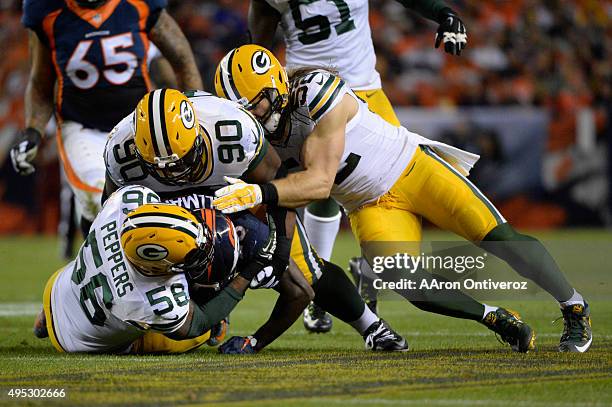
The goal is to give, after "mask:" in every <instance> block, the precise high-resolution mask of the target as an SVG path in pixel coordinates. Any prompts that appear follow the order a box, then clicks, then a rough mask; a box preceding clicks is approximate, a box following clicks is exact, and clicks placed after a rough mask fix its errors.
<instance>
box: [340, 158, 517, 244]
mask: <svg viewBox="0 0 612 407" xmlns="http://www.w3.org/2000/svg"><path fill="white" fill-rule="evenodd" d="M421 216H423V217H425V218H426V219H428V220H429V221H431V222H432V223H434V224H436V225H437V226H439V227H440V228H441V229H444V230H448V231H451V232H454V233H456V234H458V235H459V236H462V237H464V238H465V239H467V240H470V241H474V242H478V241H481V240H482V239H483V238H484V237H485V236H486V235H487V234H488V233H489V232H490V231H491V230H492V229H493V228H495V227H496V226H498V225H500V224H502V223H505V222H506V220H505V219H504V218H503V216H502V215H501V214H500V213H499V211H498V210H497V209H496V208H495V207H494V206H493V205H492V204H491V202H489V201H488V200H487V199H486V197H485V196H484V195H483V194H482V192H480V191H479V190H478V188H476V187H475V186H474V185H473V184H472V183H471V182H470V181H469V180H467V179H466V178H465V177H463V176H462V175H461V174H459V172H458V171H456V170H455V169H454V168H453V167H452V166H450V165H449V164H448V163H446V162H445V161H444V160H442V159H441V158H440V157H439V156H437V155H436V154H435V153H434V152H433V151H432V150H430V149H429V148H428V147H421V148H417V150H416V152H415V154H414V157H413V158H412V160H411V161H410V163H409V164H408V165H407V166H406V169H405V170H404V172H403V173H402V175H401V176H400V177H399V178H398V180H397V181H396V182H395V184H394V185H393V186H392V187H391V189H390V190H389V192H387V193H386V194H384V195H383V196H381V197H380V198H379V199H378V200H377V201H376V202H374V203H371V204H368V205H365V206H364V207H362V208H360V209H358V210H356V211H354V212H352V213H351V214H349V218H350V221H351V227H352V229H353V232H354V234H355V236H356V237H357V239H358V240H359V241H360V242H361V243H364V242H385V241H386V242H420V241H421ZM414 251H415V250H410V251H409V252H410V253H411V254H412V252H414ZM416 252H417V253H418V248H416ZM414 254H416V253H414Z"/></svg>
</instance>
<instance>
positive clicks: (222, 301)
mask: <svg viewBox="0 0 612 407" xmlns="http://www.w3.org/2000/svg"><path fill="white" fill-rule="evenodd" d="M249 283H250V281H249V280H248V279H245V278H244V277H242V276H237V277H236V278H234V279H233V280H232V281H231V282H230V283H229V285H228V286H227V287H225V288H224V289H223V290H222V291H221V292H220V293H219V294H218V295H217V296H215V297H214V298H213V299H212V300H210V301H208V302H207V303H205V304H201V305H200V304H197V303H195V302H194V301H193V300H190V301H189V313H188V314H187V318H186V320H185V322H184V323H183V325H182V326H181V327H180V328H179V329H178V330H176V331H174V332H172V333H169V334H166V336H167V337H169V338H171V339H175V340H181V339H189V338H195V337H198V336H200V335H202V334H204V333H205V332H207V331H209V330H210V329H211V328H212V327H213V326H215V325H216V324H218V323H219V322H220V321H221V320H222V319H223V318H225V317H227V316H228V315H229V314H230V312H232V310H233V309H234V307H236V305H237V304H238V302H240V300H241V299H242V298H243V296H244V292H245V291H246V290H247V288H248V287H249Z"/></svg>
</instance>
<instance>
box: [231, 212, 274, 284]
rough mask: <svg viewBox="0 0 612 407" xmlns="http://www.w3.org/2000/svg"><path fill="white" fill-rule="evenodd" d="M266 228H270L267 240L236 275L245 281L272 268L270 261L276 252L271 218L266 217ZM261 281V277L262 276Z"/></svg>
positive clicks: (251, 279)
mask: <svg viewBox="0 0 612 407" xmlns="http://www.w3.org/2000/svg"><path fill="white" fill-rule="evenodd" d="M268 227H269V228H270V233H269V234H268V240H266V242H265V243H264V244H263V245H262V246H261V247H260V248H259V250H257V253H255V256H253V261H251V263H250V264H248V265H247V266H246V267H244V268H243V269H242V270H240V272H239V273H238V274H239V275H240V276H241V277H243V278H244V279H246V280H249V281H253V280H254V279H255V277H256V276H257V275H258V274H260V273H261V272H262V271H263V272H264V275H265V274H266V272H265V270H266V268H268V267H270V268H272V266H273V264H272V259H273V257H274V252H275V250H276V225H275V224H274V220H273V219H272V217H270V216H269V215H268ZM262 281H264V280H263V276H262Z"/></svg>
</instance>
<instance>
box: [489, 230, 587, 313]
mask: <svg viewBox="0 0 612 407" xmlns="http://www.w3.org/2000/svg"><path fill="white" fill-rule="evenodd" d="M481 247H482V248H484V249H485V250H487V251H488V252H490V253H493V254H494V255H496V256H497V257H499V258H500V259H502V260H504V261H505V262H506V263H508V264H509V265H510V266H511V267H512V268H513V269H514V270H515V271H516V272H517V273H519V274H520V275H521V276H523V277H525V278H528V279H530V280H532V281H533V282H534V283H536V284H537V285H538V286H540V287H542V288H543V289H544V290H546V291H547V292H548V293H549V294H550V295H552V296H553V297H554V298H555V299H556V300H557V301H559V302H561V301H565V299H566V298H570V297H571V296H572V293H574V292H575V291H574V288H573V287H572V286H571V285H570V283H569V282H568V281H567V279H566V278H565V276H564V275H563V273H562V272H561V270H559V266H558V265H557V263H556V262H555V260H554V259H553V258H552V256H551V255H550V253H549V252H548V250H546V247H544V245H543V244H542V243H541V242H540V241H539V240H538V239H535V238H533V237H531V236H527V235H523V234H520V233H517V232H516V231H515V230H514V229H513V228H512V226H510V225H509V224H507V223H504V224H501V225H499V226H497V227H495V228H494V229H493V230H491V231H490V232H489V233H488V234H487V235H486V236H485V237H484V239H483V241H482V243H481Z"/></svg>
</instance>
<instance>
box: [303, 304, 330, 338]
mask: <svg viewBox="0 0 612 407" xmlns="http://www.w3.org/2000/svg"><path fill="white" fill-rule="evenodd" d="M332 325H333V321H332V319H331V317H330V316H329V314H328V313H327V312H325V311H324V310H323V308H321V307H319V306H318V305H317V304H315V303H314V302H311V303H310V304H308V306H307V307H306V308H305V309H304V328H306V330H307V331H309V332H315V333H319V334H320V333H325V332H329V331H331V329H332Z"/></svg>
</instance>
